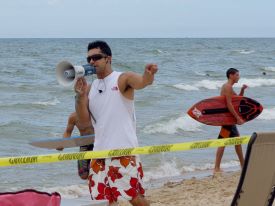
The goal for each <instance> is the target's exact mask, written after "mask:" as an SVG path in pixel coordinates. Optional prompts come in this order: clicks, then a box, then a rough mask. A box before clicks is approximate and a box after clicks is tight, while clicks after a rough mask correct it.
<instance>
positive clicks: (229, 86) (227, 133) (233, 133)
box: [214, 68, 247, 173]
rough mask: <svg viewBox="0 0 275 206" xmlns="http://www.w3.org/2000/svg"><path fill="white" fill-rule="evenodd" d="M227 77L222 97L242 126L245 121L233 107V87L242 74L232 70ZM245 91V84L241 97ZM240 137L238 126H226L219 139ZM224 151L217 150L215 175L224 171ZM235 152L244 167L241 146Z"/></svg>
mask: <svg viewBox="0 0 275 206" xmlns="http://www.w3.org/2000/svg"><path fill="white" fill-rule="evenodd" d="M226 76H227V79H228V81H227V82H226V83H225V84H224V85H223V86H222V88H221V93H220V95H221V96H225V97H226V103H227V107H228V109H229V111H230V112H231V113H232V115H233V116H234V117H235V118H236V120H237V124H239V125H241V124H243V123H244V120H243V119H242V118H241V117H240V116H239V115H238V114H237V112H236V111H235V109H234V107H233V105H232V96H234V95H237V94H236V93H235V91H234V90H233V85H234V84H235V83H238V81H239V79H240V74H239V71H238V70H237V69H234V68H230V69H228V70H227V72H226ZM245 89H247V85H245V84H244V85H243V86H242V88H241V91H240V94H239V96H243V95H244V91H245ZM238 136H240V134H239V131H238V129H237V127H236V125H226V126H222V127H221V130H220V134H219V137H218V138H219V139H222V138H230V137H231V138H232V137H238ZM224 149H225V147H219V148H218V149H217V153H216V161H215V168H214V173H216V172H221V171H222V170H221V168H220V164H221V160H222V156H223V153H224ZM235 151H236V153H237V155H238V158H239V161H240V165H241V167H243V164H244V157H243V152H242V147H241V145H236V146H235Z"/></svg>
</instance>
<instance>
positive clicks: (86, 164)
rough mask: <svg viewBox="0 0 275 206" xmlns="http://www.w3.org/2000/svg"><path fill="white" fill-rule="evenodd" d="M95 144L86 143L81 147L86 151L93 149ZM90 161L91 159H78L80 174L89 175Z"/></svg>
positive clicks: (81, 149)
mask: <svg viewBox="0 0 275 206" xmlns="http://www.w3.org/2000/svg"><path fill="white" fill-rule="evenodd" d="M93 148H94V145H93V144H90V145H85V146H81V147H80V151H81V152H85V151H93ZM90 162H91V160H78V161H77V167H78V175H79V176H80V177H81V176H87V177H88V175H89V170H90Z"/></svg>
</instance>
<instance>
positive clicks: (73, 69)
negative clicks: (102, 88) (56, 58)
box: [56, 61, 96, 87]
mask: <svg viewBox="0 0 275 206" xmlns="http://www.w3.org/2000/svg"><path fill="white" fill-rule="evenodd" d="M93 74H96V69H95V68H94V67H93V66H92V65H90V64H86V65H82V66H74V65H72V64H71V63H70V62H67V61H62V62H60V63H59V64H58V65H57V66H56V78H57V81H58V82H59V84H61V85H62V86H65V87H68V86H71V85H73V84H74V82H75V81H76V79H77V78H78V77H83V76H88V75H93Z"/></svg>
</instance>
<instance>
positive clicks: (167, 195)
mask: <svg viewBox="0 0 275 206" xmlns="http://www.w3.org/2000/svg"><path fill="white" fill-rule="evenodd" d="M239 177H240V172H230V173H223V174H218V175H215V176H214V177H213V176H209V177H205V178H202V179H197V178H192V179H187V180H183V181H181V182H174V183H173V182H169V183H166V184H165V185H164V186H163V187H161V188H158V189H152V190H147V198H148V199H149V200H150V202H151V205H152V206H160V205H174V206H184V205H186V206H187V205H188V206H197V205H198V206H199V205H211V206H221V205H230V204H231V201H232V199H233V195H234V193H235V191H236V188H237V184H238V182H239ZM120 205H122V206H128V205H130V204H129V203H127V202H121V203H120Z"/></svg>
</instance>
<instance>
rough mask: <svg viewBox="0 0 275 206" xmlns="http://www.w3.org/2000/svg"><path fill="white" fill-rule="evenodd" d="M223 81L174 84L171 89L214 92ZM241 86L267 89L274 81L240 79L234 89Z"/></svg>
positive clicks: (206, 80)
mask: <svg viewBox="0 0 275 206" xmlns="http://www.w3.org/2000/svg"><path fill="white" fill-rule="evenodd" d="M224 83H225V81H222V80H208V79H204V80H201V81H199V82H194V83H193V84H192V83H191V84H184V83H180V84H175V85H173V87H175V88H177V89H181V90H186V91H196V90H199V89H209V90H215V89H219V88H220V87H221V86H222V85H223V84H224ZM243 84H246V85H248V86H249V87H267V86H275V79H263V78H257V79H246V78H241V79H240V81H239V83H237V84H236V86H235V87H238V88H240V87H242V85H243Z"/></svg>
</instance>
